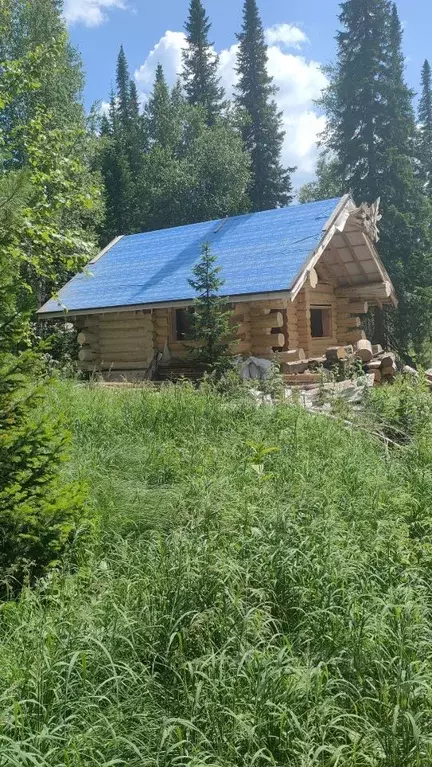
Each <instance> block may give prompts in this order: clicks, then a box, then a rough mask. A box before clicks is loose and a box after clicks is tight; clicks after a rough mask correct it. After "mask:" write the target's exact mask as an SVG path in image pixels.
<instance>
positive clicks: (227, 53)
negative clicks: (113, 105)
mask: <svg viewBox="0 0 432 767" xmlns="http://www.w3.org/2000/svg"><path fill="white" fill-rule="evenodd" d="M64 4H65V15H66V18H67V21H68V25H69V32H70V35H71V38H72V42H73V43H74V44H75V45H76V46H77V47H78V48H79V49H80V51H81V54H82V57H83V60H84V66H85V71H86V78H87V85H86V91H85V98H86V103H87V105H88V106H90V104H91V103H92V102H94V101H96V100H101V101H106V100H107V99H108V96H109V90H110V86H111V83H112V81H113V77H114V68H115V59H116V56H117V53H118V49H119V47H120V45H121V44H123V45H124V48H125V51H126V55H127V58H128V61H129V65H130V69H131V74H132V75H133V76H135V77H136V80H137V85H138V88H139V91H140V93H141V95H142V98H143V100H145V98H146V95H147V94H148V91H149V90H150V88H151V82H152V79H153V75H154V70H155V68H156V65H157V63H158V61H160V62H161V63H162V64H163V65H164V68H165V70H166V73H167V76H168V78H169V79H170V80H171V81H173V80H174V78H175V75H176V72H177V71H178V68H179V66H180V61H181V49H182V46H183V43H184V40H183V36H182V31H183V24H184V20H185V18H186V15H187V9H188V5H189V2H188V0H64ZM204 5H205V7H206V9H207V12H208V13H209V15H210V18H211V21H212V24H213V27H212V39H213V41H214V44H215V49H216V50H217V52H218V53H219V54H220V55H221V76H222V81H223V83H224V85H225V87H226V88H227V90H228V92H229V91H230V90H231V89H232V87H233V84H234V74H233V65H234V62H235V47H234V45H235V32H236V31H238V30H239V28H240V25H241V14H242V5H243V2H242V0H204ZM397 5H398V8H399V13H400V17H401V19H402V22H403V25H404V30H405V54H406V56H407V78H408V81H409V83H410V85H411V86H412V87H413V88H418V84H419V79H420V70H421V66H422V63H423V61H424V59H425V58H429V59H431V60H432V41H431V31H432V0H398V2H397ZM259 6H260V10H261V15H262V19H263V22H264V26H265V28H266V30H267V35H268V43H269V58H270V62H269V68H270V71H271V74H272V75H273V76H274V77H275V81H276V83H277V85H278V86H279V88H280V95H279V104H280V107H281V109H282V110H283V112H284V119H285V129H286V134H287V135H286V140H285V146H284V159H285V161H286V162H287V163H288V162H289V163H291V164H296V165H297V166H298V168H299V170H298V173H297V175H296V179H295V181H296V184H297V185H298V184H300V183H303V182H304V181H306V180H308V179H309V178H311V177H312V176H313V168H314V164H315V160H316V143H315V142H316V137H317V135H318V133H319V131H320V130H321V129H322V127H323V117H322V116H321V115H319V113H318V112H317V110H316V108H315V106H314V104H313V101H314V99H315V98H316V97H317V96H318V95H319V93H320V90H321V88H322V87H323V86H324V85H325V78H324V75H323V74H322V72H321V70H320V65H321V64H323V63H326V62H329V61H331V60H332V58H333V57H334V51H335V43H334V35H335V31H336V29H337V26H338V22H337V14H338V8H339V3H338V0H259Z"/></svg>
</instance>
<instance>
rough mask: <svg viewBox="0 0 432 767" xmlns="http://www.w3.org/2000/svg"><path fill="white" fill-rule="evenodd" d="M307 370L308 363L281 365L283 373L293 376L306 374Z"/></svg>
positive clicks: (298, 362) (286, 363)
mask: <svg viewBox="0 0 432 767" xmlns="http://www.w3.org/2000/svg"><path fill="white" fill-rule="evenodd" d="M307 369H308V363H307V362H300V361H297V362H284V363H282V365H281V370H282V373H287V374H288V375H290V374H291V375H292V374H293V373H305V371H306V370H307Z"/></svg>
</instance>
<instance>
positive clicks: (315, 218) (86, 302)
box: [39, 198, 340, 314]
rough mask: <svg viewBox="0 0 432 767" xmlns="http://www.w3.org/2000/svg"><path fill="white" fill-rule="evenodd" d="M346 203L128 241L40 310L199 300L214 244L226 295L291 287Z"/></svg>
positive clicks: (179, 229) (251, 216)
mask: <svg viewBox="0 0 432 767" xmlns="http://www.w3.org/2000/svg"><path fill="white" fill-rule="evenodd" d="M339 202H340V199H339V198H337V199H333V200H325V201H323V202H314V203H309V204H307V205H293V206H291V207H289V208H279V209H277V210H269V211H264V212H262V213H251V214H247V215H244V216H235V217H234V218H228V219H221V220H219V221H207V222H205V223H202V224H191V225H189V226H179V227H175V228H173V229H161V230H159V231H156V232H145V233H143V234H132V235H129V236H127V237H122V238H121V239H120V240H119V241H118V242H116V243H115V244H114V245H113V246H112V247H111V248H110V249H109V250H108V251H107V252H106V253H105V254H104V255H102V256H101V258H99V259H98V260H96V261H95V263H93V264H90V265H89V267H88V269H87V270H86V272H83V273H81V274H78V275H76V277H74V278H73V279H72V280H71V281H70V282H68V283H67V285H65V287H64V288H63V289H62V290H61V291H60V293H59V295H58V299H59V300H57V299H51V300H50V301H48V302H47V303H46V304H45V305H44V306H43V307H42V308H41V309H40V310H39V313H40V314H45V313H48V312H62V311H63V310H64V308H65V307H66V308H67V309H68V310H69V311H71V312H73V311H74V310H75V311H76V310H81V311H82V310H86V309H89V310H90V309H103V308H109V307H117V306H118V307H125V306H136V305H145V304H156V303H165V302H170V301H181V300H186V299H192V298H193V297H194V292H193V290H192V288H191V287H190V285H189V283H188V278H189V277H190V276H191V271H192V267H193V266H194V265H195V264H196V263H197V262H198V261H199V260H200V255H201V246H202V244H203V243H206V242H208V243H209V244H210V247H211V250H212V253H213V254H214V255H216V256H217V259H218V265H219V266H220V267H221V268H222V273H221V278H222V279H223V280H225V284H224V287H223V291H222V292H223V293H224V294H225V295H228V296H239V295H245V294H254V293H267V292H274V291H283V290H289V289H290V288H291V287H292V285H293V284H294V282H295V279H296V277H297V276H298V274H299V272H300V271H301V269H302V267H304V265H305V263H306V261H307V258H308V256H309V255H310V253H311V252H312V251H313V250H314V249H315V248H316V247H317V245H318V244H319V242H320V240H321V238H322V236H323V228H324V226H325V224H326V221H327V220H328V219H329V217H330V216H331V215H332V213H333V211H334V210H335V208H336V206H337V205H338V203H339Z"/></svg>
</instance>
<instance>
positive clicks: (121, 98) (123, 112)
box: [116, 45, 131, 128]
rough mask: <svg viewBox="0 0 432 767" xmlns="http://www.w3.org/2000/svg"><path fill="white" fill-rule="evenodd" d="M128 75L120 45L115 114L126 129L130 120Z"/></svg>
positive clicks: (122, 49) (129, 81)
mask: <svg viewBox="0 0 432 767" xmlns="http://www.w3.org/2000/svg"><path fill="white" fill-rule="evenodd" d="M130 83H131V79H130V75H129V68H128V64H127V61H126V55H125V52H124V48H123V46H122V45H121V46H120V50H119V54H118V57H117V69H116V84H117V110H116V111H117V114H118V117H119V120H120V124H121V125H122V127H123V128H127V126H128V124H129V118H130V95H131V90H130Z"/></svg>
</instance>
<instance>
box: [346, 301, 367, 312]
mask: <svg viewBox="0 0 432 767" xmlns="http://www.w3.org/2000/svg"><path fill="white" fill-rule="evenodd" d="M348 307H349V311H350V313H351V314H367V313H368V311H369V305H368V302H367V301H356V302H353V303H351V304H348Z"/></svg>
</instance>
